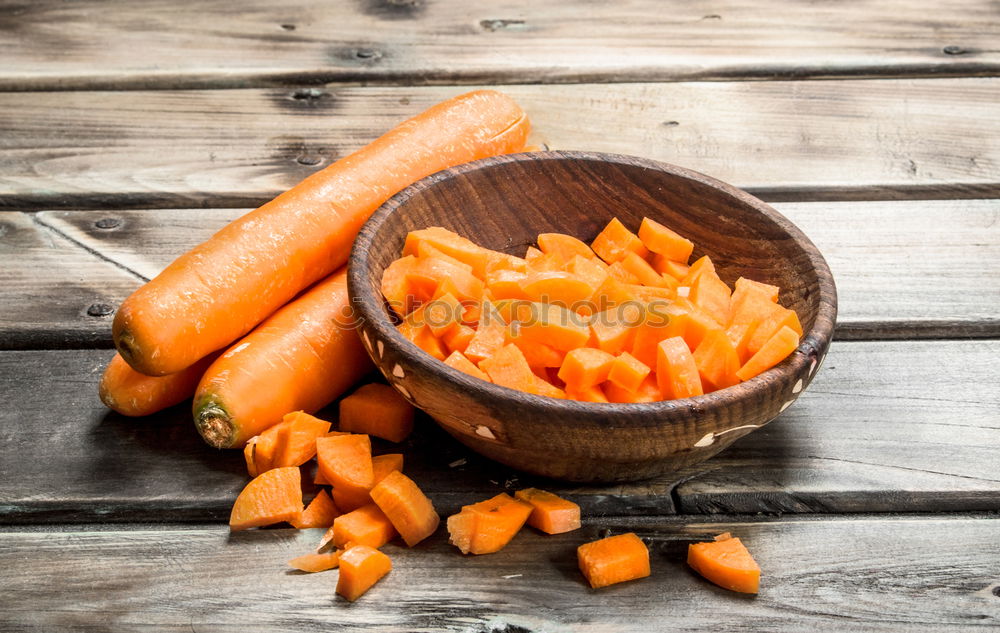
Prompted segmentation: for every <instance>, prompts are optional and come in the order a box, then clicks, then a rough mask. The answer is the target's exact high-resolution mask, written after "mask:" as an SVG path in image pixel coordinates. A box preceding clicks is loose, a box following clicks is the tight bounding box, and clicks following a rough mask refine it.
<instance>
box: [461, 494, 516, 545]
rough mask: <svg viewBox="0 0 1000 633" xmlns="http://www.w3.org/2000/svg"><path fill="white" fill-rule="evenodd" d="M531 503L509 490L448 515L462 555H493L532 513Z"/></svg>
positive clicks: (508, 540) (511, 537) (508, 541)
mask: <svg viewBox="0 0 1000 633" xmlns="http://www.w3.org/2000/svg"><path fill="white" fill-rule="evenodd" d="M532 510H533V508H532V506H531V504H528V503H525V502H523V501H520V500H518V499H514V498H513V497H511V496H510V495H508V494H506V493H503V492H502V493H500V494H498V495H497V496H495V497H493V498H491V499H487V500H485V501H480V502H479V503H474V504H472V505H467V506H463V507H462V511H461V512H459V513H458V514H454V515H452V516H450V517H448V534H449V540H450V542H451V543H452V545H455V546H456V547H457V548H458V549H459V550H461V552H462V553H463V554H492V553H494V552H498V551H500V550H501V549H503V548H504V547H505V546H506V545H507V544H508V543H510V541H511V539H513V538H514V536H515V535H516V534H517V533H518V532H519V531H520V530H521V527H522V526H523V525H524V523H525V521H527V520H528V517H529V516H531V512H532Z"/></svg>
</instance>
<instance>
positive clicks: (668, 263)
mask: <svg viewBox="0 0 1000 633" xmlns="http://www.w3.org/2000/svg"><path fill="white" fill-rule="evenodd" d="M690 269H691V267H690V266H688V265H687V264H682V263H681V262H675V261H674V260H672V259H667V258H666V257H664V256H663V255H654V256H653V270H655V271H656V272H658V273H660V274H661V275H669V276H670V277H673V278H674V280H676V281H677V282H680V280H681V279H684V278H685V277H687V274H688V271H689V270H690Z"/></svg>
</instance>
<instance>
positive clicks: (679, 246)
mask: <svg viewBox="0 0 1000 633" xmlns="http://www.w3.org/2000/svg"><path fill="white" fill-rule="evenodd" d="M639 239H640V240H642V243H643V244H644V245H645V246H646V248H648V249H649V250H650V251H652V252H654V253H656V254H658V255H663V256H664V257H666V258H668V259H671V260H673V261H675V262H681V263H683V264H686V263H687V260H688V258H690V257H691V252H692V251H694V243H693V242H691V240H689V239H686V238H684V237H682V236H681V235H678V234H677V233H675V232H674V231H672V230H670V229H668V228H667V227H665V226H663V225H662V224H660V223H659V222H657V221H655V220H651V219H649V218H643V219H642V224H640V225H639Z"/></svg>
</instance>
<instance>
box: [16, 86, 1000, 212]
mask: <svg viewBox="0 0 1000 633" xmlns="http://www.w3.org/2000/svg"><path fill="white" fill-rule="evenodd" d="M462 90H464V88H456V87H364V88H338V87H335V86H329V87H327V88H313V89H308V90H292V89H284V90H281V89H266V90H209V91H155V92H145V91H137V92H48V93H5V94H0V206H6V207H8V208H16V209H21V208H28V207H34V208H46V207H47V208H74V207H89V208H101V209H104V208H109V207H118V208H121V207H142V208H154V207H190V206H217V207H218V206H224V207H233V206H256V205H257V204H259V203H261V202H263V201H265V200H267V199H269V198H271V197H273V196H274V195H276V194H277V193H279V192H281V191H283V190H285V189H287V188H289V187H290V186H292V185H294V184H295V183H296V182H298V181H299V180H301V179H302V178H303V177H305V176H306V175H308V174H310V173H312V172H313V171H314V170H316V169H319V168H321V167H323V166H325V165H327V164H328V163H329V162H330V161H332V160H335V159H337V158H339V157H342V156H344V155H345V154H347V153H349V152H350V151H352V150H354V149H356V148H358V147H360V146H362V145H364V144H365V143H367V142H369V141H370V140H372V139H373V138H375V137H377V136H378V135H380V134H382V133H383V132H384V131H386V130H387V129H389V128H391V127H392V126H393V125H395V124H396V123H398V122H399V121H400V120H402V119H404V118H406V117H408V116H411V115H413V114H415V113H417V112H420V111H422V110H424V109H425V108H427V107H428V106H430V105H431V104H433V103H436V102H438V101H440V100H442V99H444V98H447V97H450V96H453V95H455V94H457V93H459V92H461V91H462ZM505 90H506V91H507V92H509V93H510V94H511V95H513V96H514V97H515V98H517V99H518V101H519V102H520V103H521V104H522V105H523V106H524V108H525V109H526V110H527V111H528V113H529V114H530V116H531V117H532V120H533V121H534V124H535V126H536V129H537V134H536V136H537V140H538V141H539V142H545V143H548V145H549V146H550V147H551V148H553V149H580V150H594V151H607V152H617V153H625V154H634V155H638V156H644V157H647V158H654V159H659V160H665V161H667V162H673V163H677V164H679V165H683V166H685V167H689V168H692V169H695V170H697V171H702V172H705V173H708V174H710V175H712V176H715V177H718V178H721V179H722V180H725V181H727V182H731V183H733V184H736V185H738V186H741V187H744V188H746V189H748V190H750V191H752V192H754V193H757V194H759V195H761V196H763V197H765V198H767V199H769V200H809V199H813V200H815V199H834V198H836V199H858V198H864V199H873V198H894V197H908V198H914V197H916V198H927V197H951V198H954V197H961V198H969V197H991V196H992V197H995V196H996V195H997V194H998V193H1000V177H998V174H1000V146H998V145H997V143H995V142H993V139H995V138H997V137H998V136H1000V118H998V117H997V116H995V115H996V112H995V110H996V103H997V101H998V100H1000V79H995V78H964V79H919V80H870V81H865V80H844V81H816V82H716V83H713V82H707V83H661V84H649V83H634V84H613V85H594V84H584V85H564V86H545V85H513V86H509V87H507V88H505ZM567 104H572V106H568V105H567ZM570 112H571V114H572V116H568V113H570Z"/></svg>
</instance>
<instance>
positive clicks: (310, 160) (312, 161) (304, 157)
mask: <svg viewBox="0 0 1000 633" xmlns="http://www.w3.org/2000/svg"><path fill="white" fill-rule="evenodd" d="M295 162H296V163H298V164H300V165H307V166H310V167H311V166H313V165H319V164H320V163H322V162H323V158H322V157H320V156H317V155H315V154H300V155H298V156H296V157H295Z"/></svg>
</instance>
